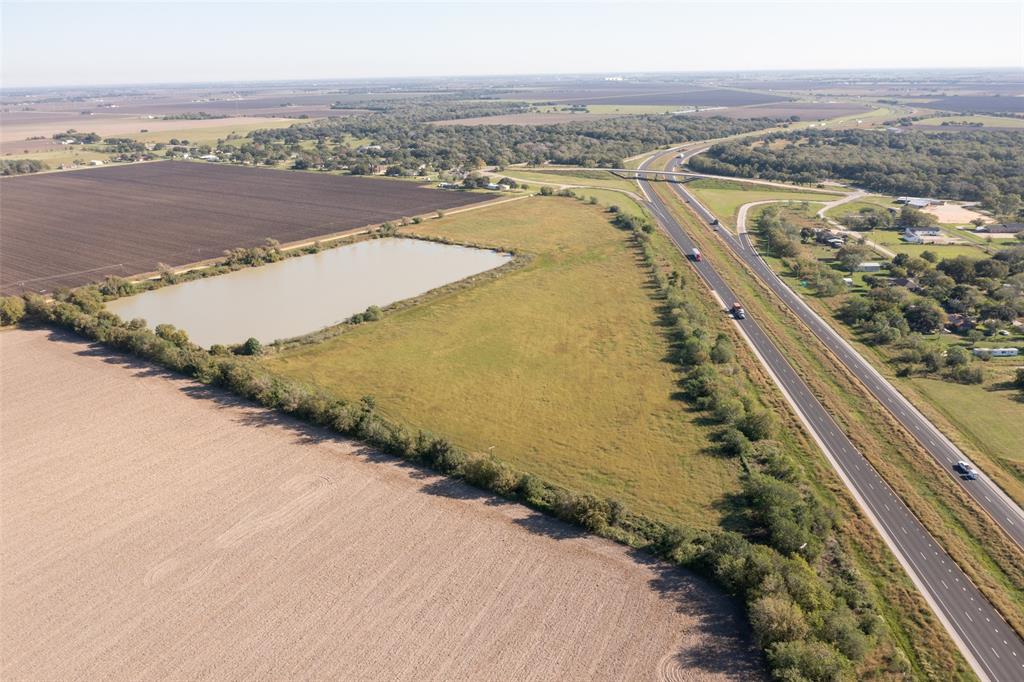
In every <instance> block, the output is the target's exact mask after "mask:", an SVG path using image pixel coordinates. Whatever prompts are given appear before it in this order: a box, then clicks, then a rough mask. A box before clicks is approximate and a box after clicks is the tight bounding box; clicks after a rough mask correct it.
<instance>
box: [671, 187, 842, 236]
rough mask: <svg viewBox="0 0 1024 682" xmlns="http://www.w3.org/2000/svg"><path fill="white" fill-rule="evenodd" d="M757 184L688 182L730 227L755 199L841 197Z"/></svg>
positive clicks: (695, 193)
mask: <svg viewBox="0 0 1024 682" xmlns="http://www.w3.org/2000/svg"><path fill="white" fill-rule="evenodd" d="M753 187H756V185H750V184H743V183H732V182H729V181H723V180H695V181H693V182H690V183H687V185H686V188H687V189H689V190H691V191H693V193H694V195H696V197H697V199H699V200H700V202H701V203H703V204H704V205H705V206H707V208H708V210H710V211H711V212H712V213H714V214H715V215H716V216H718V218H719V220H721V221H722V223H723V224H725V225H726V226H727V227H730V228H735V227H736V215H737V213H738V212H739V209H740V206H742V205H743V204H747V203H750V202H751V201H767V200H780V201H785V200H790V201H816V202H826V201H833V200H835V199H836V198H838V195H835V194H824V193H821V192H814V191H807V192H801V191H792V192H790V191H787V190H784V189H781V188H772V187H763V188H759V189H753Z"/></svg>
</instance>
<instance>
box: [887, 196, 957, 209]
mask: <svg viewBox="0 0 1024 682" xmlns="http://www.w3.org/2000/svg"><path fill="white" fill-rule="evenodd" d="M896 203H897V204H906V205H907V206H910V207H911V208H927V207H929V206H941V205H942V204H944V203H946V202H944V201H943V200H942V199H930V198H928V197H897V198H896Z"/></svg>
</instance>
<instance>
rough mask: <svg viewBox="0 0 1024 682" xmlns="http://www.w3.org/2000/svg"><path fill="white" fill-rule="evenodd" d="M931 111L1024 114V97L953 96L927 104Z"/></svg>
mask: <svg viewBox="0 0 1024 682" xmlns="http://www.w3.org/2000/svg"><path fill="white" fill-rule="evenodd" d="M926 104H927V105H928V108H930V109H942V110H943V111H964V112H969V113H972V112H978V113H988V112H997V113H1013V114H1020V113H1024V96H1003V95H953V96H951V97H942V98H940V99H935V100H932V101H930V102H926Z"/></svg>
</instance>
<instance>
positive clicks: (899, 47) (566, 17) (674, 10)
mask: <svg viewBox="0 0 1024 682" xmlns="http://www.w3.org/2000/svg"><path fill="white" fill-rule="evenodd" d="M0 12H2V19H3V22H2V37H3V41H2V42H3V47H2V57H3V62H2V71H0V74H2V75H0V87H3V88H4V89H8V90H9V89H18V88H20V89H27V88H52V87H84V86H106V85H122V86H123V85H139V84H214V83H240V82H280V81H297V80H302V81H317V80H327V81H338V80H373V79H400V78H406V79H414V78H415V79H418V78H459V77H461V78H472V77H509V76H547V75H558V74H575V75H594V76H600V75H602V74H607V75H610V74H616V75H618V74H628V73H634V74H655V73H666V74H679V73H715V72H720V73H735V72H768V71H818V72H820V71H863V70H883V69H884V70H887V71H889V70H893V71H907V70H926V69H927V70H937V69H965V70H978V69H985V70H1002V69H1022V70H1024V3H1021V2H1000V1H991V0H990V1H989V2H980V3H972V4H949V3H933V2H928V3H925V2H911V3H899V4H886V3H876V2H850V1H846V2H840V3H833V4H830V5H827V6H820V5H813V4H809V3H804V2H723V3H714V4H712V3H705V2H700V3H687V4H665V3H634V4H620V3H601V4H597V5H583V4H579V3H556V4H535V3H525V4H519V3H506V2H483V3H398V2H395V3H390V2H385V3H375V4H367V3H298V4H280V3H173V2H171V3H168V2H154V3H125V4H116V3H88V4H76V3H59V2H55V3H24V2H5V3H3V5H2V8H0ZM838 26H841V27H842V29H843V30H842V31H839V30H837V27H838ZM220 27H224V29H221V28H220ZM496 27H500V29H497V28H496ZM979 38H983V39H979ZM638 42H640V43H642V47H640V48H639V49H638V48H636V47H635V46H634V45H635V44H636V43H638ZM869 43H870V44H871V45H872V46H873V49H871V50H870V51H865V50H864V45H866V44H869ZM40 45H43V46H46V47H45V48H44V49H40V48H39V46H40ZM54 46H66V47H67V48H68V49H67V50H64V49H50V48H53V47H54ZM958 47H961V48H962V49H958ZM69 50H70V52H71V57H70V58H69V57H68V56H67V55H68V51H69Z"/></svg>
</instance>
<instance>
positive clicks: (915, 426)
mask: <svg viewBox="0 0 1024 682" xmlns="http://www.w3.org/2000/svg"><path fill="white" fill-rule="evenodd" d="M672 188H673V189H674V190H675V192H676V193H677V194H678V195H679V196H681V197H682V198H683V199H685V200H686V201H688V202H689V203H690V205H691V206H692V207H693V209H694V210H695V211H696V212H697V214H698V215H699V216H700V217H701V218H703V219H704V220H705V221H706V222H708V223H710V222H711V221H712V220H713V219H714V217H715V216H713V215H712V214H711V212H710V211H708V210H707V209H706V208H705V207H704V206H702V205H701V203H700V202H699V201H697V199H696V198H695V197H694V196H693V195H692V194H691V193H690V192H689V191H687V190H686V187H685V185H680V184H673V185H672ZM719 234H720V236H721V237H722V240H723V241H724V242H725V243H726V244H727V245H728V246H729V248H730V249H732V251H733V252H734V253H735V254H736V255H737V256H739V258H740V259H741V260H742V261H743V262H744V263H745V264H746V265H747V266H748V267H749V268H750V269H751V270H752V271H753V272H754V274H755V275H757V277H758V279H760V280H761V281H762V282H764V283H765V284H766V285H767V286H768V287H769V288H770V289H771V290H772V292H774V293H775V295H776V296H778V297H779V298H780V299H782V301H783V303H785V304H786V305H787V306H788V307H789V309H790V310H791V311H792V312H793V313H794V314H795V315H796V316H797V317H799V318H800V321H801V322H803V323H804V324H805V325H807V327H808V328H809V329H810V330H811V331H812V332H814V335H815V336H817V337H818V339H819V340H820V341H821V342H822V343H823V344H824V345H825V346H826V347H827V348H828V349H829V350H830V351H832V353H834V354H835V356H836V357H838V358H839V360H840V362H842V363H843V365H845V366H846V368H847V369H848V370H850V371H851V372H852V373H853V374H854V375H855V376H856V377H858V378H859V379H860V380H861V382H862V383H863V384H864V385H865V386H866V387H867V389H868V391H870V392H871V395H873V396H874V397H875V399H876V400H878V402H879V403H881V405H882V406H884V407H885V408H886V409H887V410H888V411H889V413H890V414H892V416H893V417H895V418H896V420H897V421H899V422H900V424H902V425H903V427H904V428H905V429H907V431H908V432H910V433H911V434H912V435H913V436H914V438H916V439H917V441H918V442H919V443H920V444H921V445H922V447H924V449H925V450H926V451H927V452H928V453H929V454H930V455H931V456H932V458H934V460H935V461H936V462H937V463H938V465H939V466H940V467H941V468H942V469H943V470H945V471H946V473H947V474H949V475H950V476H951V477H952V478H953V479H954V480H955V481H956V483H957V484H958V485H959V486H960V487H961V488H963V489H964V491H965V492H966V493H967V494H968V495H969V496H971V497H972V498H973V499H974V500H975V502H977V503H978V506H980V507H981V508H982V509H984V510H985V512H986V513H988V514H989V515H990V516H991V517H992V519H993V520H994V521H995V522H996V523H997V524H998V525H999V526H1000V527H1001V528H1002V529H1003V531H1005V532H1006V534H1007V535H1008V536H1009V537H1010V539H1011V540H1013V542H1015V543H1016V544H1017V545H1018V546H1019V547H1021V548H1022V549H1024V511H1022V510H1021V508H1020V507H1019V506H1018V505H1017V504H1016V503H1015V502H1014V501H1013V500H1011V499H1010V498H1009V497H1008V496H1007V495H1006V493H1004V492H1003V491H1002V489H1001V488H999V486H997V485H996V484H995V483H994V482H993V481H992V480H991V479H990V478H989V477H988V476H986V475H985V473H984V472H983V471H980V470H979V472H978V473H979V476H978V479H977V480H973V481H971V480H966V479H963V478H961V477H960V475H959V474H958V472H957V471H956V470H955V469H954V468H953V465H954V464H956V463H957V462H958V461H961V460H967V459H968V458H967V456H966V455H964V453H963V452H962V451H961V450H960V449H959V448H958V447H956V446H955V445H954V444H953V443H952V442H951V441H950V440H949V439H948V438H946V436H945V435H944V434H943V433H942V432H941V431H939V429H938V428H936V427H935V425H934V424H932V423H931V422H930V421H929V420H928V419H927V418H926V417H925V416H924V415H923V414H921V413H920V412H919V411H918V410H917V408H915V407H914V406H913V405H912V404H911V403H910V401H908V400H907V399H906V398H904V397H903V394H902V393H900V392H899V391H898V390H896V388H895V387H894V386H893V385H892V384H890V383H889V382H888V381H886V379H885V378H884V377H883V376H882V375H881V374H879V373H878V371H877V370H876V369H875V368H874V367H872V366H871V363H870V362H868V361H867V360H865V359H864V358H863V356H861V355H860V353H858V352H857V351H856V350H854V349H853V347H852V346H850V344H849V343H847V341H846V340H845V339H844V338H843V337H842V336H840V335H839V333H838V332H837V331H835V330H834V329H833V328H832V327H831V326H830V325H829V324H828V322H826V321H825V320H823V319H822V318H821V316H820V315H818V314H817V313H816V312H814V310H813V309H811V307H810V306H809V305H807V303H806V302H805V301H804V300H803V299H802V298H801V297H800V296H799V295H798V294H797V293H795V292H794V291H793V290H792V289H790V288H789V286H788V285H787V284H786V283H785V282H783V281H782V280H781V279H779V277H778V276H777V275H776V274H775V273H774V272H772V270H771V268H770V267H768V264H767V263H765V262H764V259H763V258H761V256H760V254H758V253H757V250H756V249H755V248H754V245H753V244H752V243H751V242H750V237H749V235H747V233H746V232H743V233H740V234H739V235H738V236H735V235H733V234H732V233H730V232H729V231H728V230H720V231H719Z"/></svg>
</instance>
